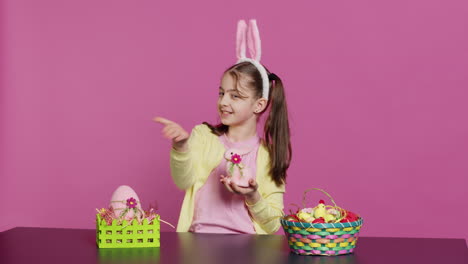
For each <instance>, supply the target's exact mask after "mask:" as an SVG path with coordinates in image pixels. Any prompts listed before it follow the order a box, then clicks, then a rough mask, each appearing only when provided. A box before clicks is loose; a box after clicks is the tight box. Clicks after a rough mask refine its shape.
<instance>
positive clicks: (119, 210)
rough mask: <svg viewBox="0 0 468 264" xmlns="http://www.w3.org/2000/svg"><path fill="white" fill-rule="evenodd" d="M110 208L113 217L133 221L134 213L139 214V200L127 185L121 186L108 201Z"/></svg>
mask: <svg viewBox="0 0 468 264" xmlns="http://www.w3.org/2000/svg"><path fill="white" fill-rule="evenodd" d="M110 207H112V209H113V211H114V215H115V217H117V218H119V217H123V218H124V219H126V220H131V219H133V217H134V216H135V213H139V212H141V203H140V198H138V195H137V194H136V192H135V191H134V190H133V189H132V188H130V186H127V185H121V186H119V187H118V188H117V189H116V190H115V191H114V193H113V194H112V197H111V200H110Z"/></svg>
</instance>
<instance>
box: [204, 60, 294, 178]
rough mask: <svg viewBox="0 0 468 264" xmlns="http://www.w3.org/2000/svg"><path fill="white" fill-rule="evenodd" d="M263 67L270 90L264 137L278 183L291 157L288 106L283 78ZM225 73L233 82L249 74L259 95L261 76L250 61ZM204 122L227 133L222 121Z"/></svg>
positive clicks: (272, 172)
mask: <svg viewBox="0 0 468 264" xmlns="http://www.w3.org/2000/svg"><path fill="white" fill-rule="evenodd" d="M265 69H266V70H267V73H268V75H269V80H270V81H269V82H270V93H269V98H268V105H267V107H266V108H265V110H264V112H265V111H266V110H267V109H268V108H269V109H270V112H269V115H268V118H267V120H266V122H265V128H264V133H265V134H264V140H265V144H266V147H267V149H268V153H269V155H270V161H271V164H270V174H271V177H272V179H273V181H274V182H275V183H276V184H277V185H281V184H283V183H285V182H286V171H287V169H288V168H289V164H290V163H291V157H292V150H291V142H290V139H289V136H290V131H289V122H288V108H287V105H286V97H285V93H284V88H283V82H282V81H281V79H280V78H279V77H278V76H277V75H275V74H270V72H269V71H268V69H267V68H266V67H265ZM226 73H227V74H230V75H231V76H232V77H233V78H234V80H235V83H236V84H237V83H238V81H239V79H240V78H241V77H242V75H244V76H246V77H250V78H247V81H248V86H249V87H250V88H251V89H252V90H254V96H255V97H256V98H257V99H258V98H261V97H262V90H263V87H262V77H261V75H260V72H259V71H258V70H257V68H256V67H255V66H254V65H253V64H251V63H250V62H241V63H238V64H235V65H233V66H231V67H229V68H228V69H227V70H226V71H225V72H224V74H226ZM224 74H223V75H224ZM249 79H250V80H249ZM236 87H237V85H236ZM203 124H205V125H207V126H208V127H209V128H210V129H211V131H212V132H213V133H214V134H216V135H218V136H219V135H222V134H224V133H226V132H227V131H228V128H229V127H228V126H226V125H224V124H222V123H220V124H218V125H215V126H213V125H210V124H209V123H207V122H203Z"/></svg>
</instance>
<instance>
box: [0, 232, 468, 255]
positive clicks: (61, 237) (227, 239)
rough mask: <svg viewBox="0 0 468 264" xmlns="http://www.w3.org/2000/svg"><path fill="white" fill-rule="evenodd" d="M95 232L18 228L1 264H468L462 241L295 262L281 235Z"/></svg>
mask: <svg viewBox="0 0 468 264" xmlns="http://www.w3.org/2000/svg"><path fill="white" fill-rule="evenodd" d="M95 236H96V235H95V230H91V229H60V228H29V227H17V228H13V229H10V230H8V231H5V232H1V233H0V263H1V264H10V263H15V264H21V263H170V264H172V263H194V264H196V263H203V264H210V263H222V264H229V263H242V264H246V263H268V264H277V263H324V264H328V263H333V264H348V263H378V264H385V263H443V264H452V263H453V264H456V263H463V264H467V263H468V248H467V246H466V242H465V240H464V239H435V238H389V237H360V238H359V240H358V242H357V244H356V249H355V252H354V253H353V254H348V255H341V256H333V257H329V256H300V255H296V254H294V253H290V251H289V248H288V244H287V240H286V237H285V236H282V235H223V234H193V233H175V232H162V233H161V247H160V248H124V249H99V248H98V247H97V246H96V237H95Z"/></svg>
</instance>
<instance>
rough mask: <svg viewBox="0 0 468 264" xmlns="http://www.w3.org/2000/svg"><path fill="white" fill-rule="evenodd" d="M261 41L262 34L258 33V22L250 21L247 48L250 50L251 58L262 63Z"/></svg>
mask: <svg viewBox="0 0 468 264" xmlns="http://www.w3.org/2000/svg"><path fill="white" fill-rule="evenodd" d="M261 44H262V43H261V41H260V32H259V31H258V26H257V20H255V19H251V20H250V21H249V28H248V30H247V46H248V48H249V53H250V58H252V59H253V60H256V61H258V62H260V58H261V56H262V45H261Z"/></svg>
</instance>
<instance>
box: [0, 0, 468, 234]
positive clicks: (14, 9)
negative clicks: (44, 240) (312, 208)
mask: <svg viewBox="0 0 468 264" xmlns="http://www.w3.org/2000/svg"><path fill="white" fill-rule="evenodd" d="M0 8H1V9H0V12H1V14H0V18H1V21H0V22H1V23H0V26H1V27H0V58H1V60H0V62H1V68H0V78H1V90H0V107H1V108H0V114H1V115H0V140H1V141H0V151H1V153H0V154H1V156H0V162H1V164H0V165H1V166H0V170H1V171H0V175H1V181H0V195H1V197H0V201H1V206H2V207H1V208H2V209H1V213H0V215H1V217H0V230H6V229H9V228H12V227H15V226H35V227H68V228H93V227H94V213H95V208H98V207H105V206H107V204H108V201H109V199H110V196H111V194H112V192H113V190H114V189H115V188H116V187H117V186H118V185H121V184H128V185H130V186H132V187H133V188H134V189H135V190H136V191H137V193H138V195H139V196H140V198H141V199H142V201H143V205H144V206H147V205H148V204H149V203H150V202H153V203H154V201H157V203H158V206H159V212H160V214H161V215H162V218H163V219H165V220H167V221H169V222H171V223H174V224H175V223H176V222H177V218H178V214H179V208H180V204H181V201H182V198H183V192H182V191H179V190H177V189H176V187H175V185H174V184H173V183H172V180H171V178H170V175H169V155H168V153H169V147H170V144H169V142H168V141H166V140H165V139H163V138H162V137H161V135H160V129H161V126H160V125H158V124H155V123H153V122H152V121H151V119H152V118H153V117H154V116H157V115H161V116H164V117H167V118H168V119H172V120H175V121H178V122H180V123H181V124H182V125H183V126H184V127H185V128H186V129H187V130H189V129H191V128H192V127H193V126H194V125H196V124H199V123H201V122H203V121H209V122H216V120H217V115H216V110H215V104H216V98H217V87H218V84H219V80H220V77H221V73H222V72H223V70H224V69H225V68H227V67H228V66H230V64H232V63H234V62H235V52H234V48H235V46H234V44H235V42H234V38H235V26H236V22H237V20H238V19H240V18H257V20H258V24H259V27H260V31H261V36H262V39H263V54H264V57H263V58H264V59H263V63H265V64H266V65H267V67H269V68H270V69H271V70H272V71H273V72H275V73H277V74H278V75H279V76H280V77H282V78H283V80H284V82H285V84H286V89H287V96H288V102H289V109H290V118H291V129H292V143H293V150H294V158H293V163H292V164H291V168H290V170H289V181H288V185H287V193H286V196H285V204H286V206H287V208H294V207H292V206H289V204H290V203H300V201H301V199H302V192H303V191H304V190H305V188H308V187H320V188H324V189H325V190H327V191H328V192H329V193H330V194H331V195H332V196H333V197H334V198H335V200H336V201H337V202H338V204H339V205H341V206H342V207H345V208H348V209H351V210H353V211H355V212H358V213H360V214H361V215H362V216H363V217H364V219H365V224H364V228H363V230H362V235H364V236H392V237H396V236H401V237H447V238H465V239H466V238H468V228H467V227H466V221H467V217H468V213H467V210H466V208H467V206H468V199H467V194H468V193H467V187H466V186H467V184H468V180H467V175H468V162H467V160H468V123H467V121H466V116H467V113H468V104H467V99H468V91H467V87H468V77H467V76H468V74H467V73H468V32H467V28H468V3H467V2H466V1H463V0H458V1H445V0H396V1H373V0H368V1H364V0H359V1H316V0H308V1H297V2H290V3H286V2H285V1H282V2H278V3H273V2H271V1H255V2H252V1H235V2H227V1H216V0H212V1H169V2H167V3H166V2H165V3H162V1H149V0H148V1H116V0H112V1H91V0H87V1H84V0H82V1H61V0H48V1H34V0H3V1H2V2H1V6H0ZM321 198H325V197H324V196H322V195H320V194H319V193H318V192H314V193H311V197H310V201H311V202H312V203H311V204H310V205H312V204H315V203H316V202H317V201H318V200H319V199H321ZM162 230H163V231H169V230H171V229H170V228H169V227H167V226H165V225H163V226H162Z"/></svg>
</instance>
